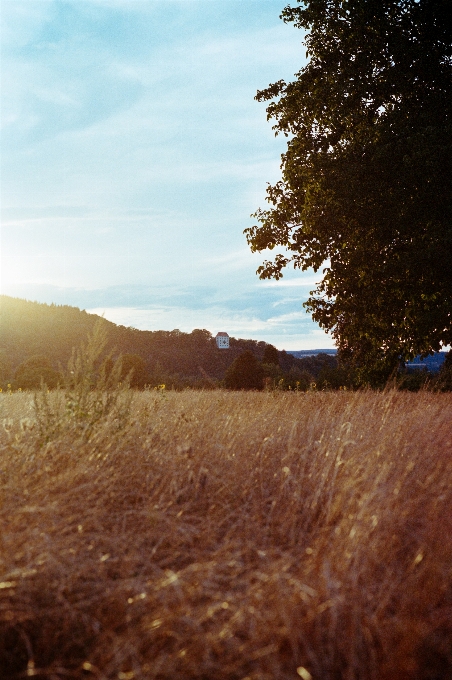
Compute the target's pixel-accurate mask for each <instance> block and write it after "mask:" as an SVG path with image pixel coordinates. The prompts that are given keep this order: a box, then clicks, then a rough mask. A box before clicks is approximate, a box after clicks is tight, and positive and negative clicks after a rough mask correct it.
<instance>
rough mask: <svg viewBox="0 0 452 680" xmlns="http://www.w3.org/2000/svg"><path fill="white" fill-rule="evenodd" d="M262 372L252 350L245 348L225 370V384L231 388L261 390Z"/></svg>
mask: <svg viewBox="0 0 452 680" xmlns="http://www.w3.org/2000/svg"><path fill="white" fill-rule="evenodd" d="M263 378H264V372H263V369H262V366H261V365H260V364H259V362H258V361H257V359H256V357H255V356H254V354H253V353H252V352H250V351H249V350H247V351H246V352H243V354H241V355H240V356H238V357H237V358H236V359H234V361H233V362H232V364H231V366H230V367H229V368H228V370H227V371H226V375H225V378H224V383H225V386H226V387H227V388H228V389H231V390H261V389H262V388H263Z"/></svg>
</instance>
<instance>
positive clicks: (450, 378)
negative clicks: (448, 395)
mask: <svg viewBox="0 0 452 680" xmlns="http://www.w3.org/2000/svg"><path fill="white" fill-rule="evenodd" d="M436 387H437V389H439V390H440V391H441V392H452V350H449V352H448V353H447V354H446V357H445V359H444V362H443V364H442V366H441V368H440V370H439V373H438V377H437V380H436Z"/></svg>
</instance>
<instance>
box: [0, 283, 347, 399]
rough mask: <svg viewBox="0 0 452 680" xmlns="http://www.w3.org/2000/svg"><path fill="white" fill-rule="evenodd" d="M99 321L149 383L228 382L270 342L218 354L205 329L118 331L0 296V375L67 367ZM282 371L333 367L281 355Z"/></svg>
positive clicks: (70, 311) (75, 313)
mask: <svg viewBox="0 0 452 680" xmlns="http://www.w3.org/2000/svg"><path fill="white" fill-rule="evenodd" d="M97 322H100V323H101V324H103V326H104V328H105V330H106V331H107V336H108V347H107V351H111V352H113V355H114V356H115V355H116V356H117V355H118V354H120V353H122V354H136V355H138V356H140V357H141V358H142V359H143V361H144V364H145V369H146V371H147V377H148V380H149V383H150V384H157V383H159V382H164V383H165V384H168V385H170V384H175V385H179V386H183V385H184V384H186V385H193V386H196V385H201V386H202V385H203V384H208V383H209V381H210V382H212V381H219V380H222V379H223V378H224V375H225V372H226V370H227V368H228V367H229V366H230V365H231V363H232V362H233V361H234V359H235V358H236V357H237V356H239V354H241V353H242V352H244V351H245V350H250V351H251V352H253V354H254V355H255V356H256V358H257V359H259V360H262V358H263V356H264V351H265V347H266V345H267V343H265V342H262V341H259V342H258V341H256V340H244V339H236V338H233V337H231V338H230V347H229V349H218V347H217V346H216V342H215V338H214V337H213V336H212V334H211V333H210V332H209V331H207V330H204V329H196V330H194V331H192V332H191V333H183V332H181V331H179V330H174V331H140V330H137V329H135V328H130V327H125V326H118V325H116V324H114V323H112V322H111V321H107V320H106V319H103V318H101V317H99V316H97V315H96V314H88V313H87V312H86V311H84V310H80V309H78V308H77V307H70V306H67V305H55V304H51V305H48V304H43V303H38V302H30V301H28V300H22V299H19V298H13V297H9V296H6V295H1V296H0V372H1V378H0V380H1V381H2V382H5V381H7V380H12V379H13V377H14V375H15V371H16V369H17V367H18V366H19V365H20V364H22V363H23V362H24V361H25V360H27V359H29V358H30V357H33V356H43V357H46V358H47V359H48V360H49V361H50V362H51V364H52V366H53V368H54V369H56V370H58V368H59V367H60V366H66V365H67V362H68V360H69V358H70V356H71V353H72V350H73V348H74V347H79V346H80V344H81V342H83V341H86V339H87V336H88V334H89V333H90V332H92V331H93V329H94V326H95V324H96V323H97ZM278 359H279V367H280V369H281V371H282V372H284V373H285V374H289V373H291V375H292V377H293V378H294V379H295V378H296V377H297V375H298V374H300V373H301V372H303V371H304V372H308V373H309V374H310V375H312V376H313V377H314V378H315V377H316V375H318V373H319V371H320V369H321V368H322V366H324V365H325V362H326V363H327V365H335V359H334V357H331V356H327V355H326V354H325V355H324V356H323V357H321V358H320V359H317V358H316V357H305V358H298V357H296V356H294V355H293V354H292V353H288V352H285V351H279V352H278Z"/></svg>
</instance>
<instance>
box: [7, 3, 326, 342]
mask: <svg viewBox="0 0 452 680" xmlns="http://www.w3.org/2000/svg"><path fill="white" fill-rule="evenodd" d="M284 4H285V2H284V0H278V1H275V0H221V1H220V0H201V1H198V0H180V1H173V0H147V1H146V2H141V1H135V0H128V1H127V2H126V1H124V0H75V1H73V2H70V1H69V2H60V1H55V0H43V1H41V0H2V3H1V24H2V83H1V87H2V111H1V115H2V157H1V171H2V174H1V202H2V227H1V257H2V261H1V265H2V268H1V292H2V293H4V294H8V295H16V296H19V297H25V298H28V299H33V300H39V301H42V302H56V303H59V304H62V303H65V304H71V305H75V306H77V307H80V308H82V309H87V310H89V311H96V312H97V313H104V314H105V316H106V318H108V319H111V320H112V321H114V322H116V323H121V324H124V325H127V326H129V325H130V326H134V327H136V328H141V329H149V330H158V329H167V330H172V329H174V328H179V329H180V330H182V331H188V332H189V331H191V330H192V329H194V328H207V329H208V330H210V331H211V332H212V333H214V334H215V333H216V332H218V331H220V330H221V331H227V332H228V333H229V334H230V335H234V336H235V337H244V338H255V339H258V340H265V341H266V342H271V343H273V344H275V345H276V346H277V347H278V348H280V349H283V348H285V349H309V348H319V347H325V348H326V347H332V346H333V343H332V340H331V338H330V337H329V336H327V335H326V334H324V333H323V332H322V331H321V330H320V329H319V328H318V327H317V325H316V324H314V323H313V322H312V320H311V319H310V317H309V315H307V314H306V312H305V311H304V309H303V307H302V303H303V301H304V300H306V298H307V297H308V295H309V290H311V289H312V288H313V287H314V283H315V281H316V280H318V279H319V278H320V274H317V275H315V274H314V273H313V272H304V273H302V272H299V271H297V272H294V271H293V270H289V271H288V272H287V274H286V275H285V277H284V279H283V280H282V281H280V282H268V281H267V282H265V281H259V279H258V278H257V276H256V274H255V271H256V268H257V267H258V265H259V264H260V263H261V262H262V260H263V259H264V257H265V254H261V255H259V254H254V255H253V254H251V253H250V251H249V249H248V246H247V244H246V240H245V237H244V235H243V229H245V228H246V227H248V226H250V225H251V224H253V223H254V221H253V220H252V218H250V213H252V212H254V211H255V210H256V209H257V208H258V207H259V206H260V207H264V206H265V188H266V184H267V182H274V181H276V180H277V179H278V178H279V176H280V170H279V163H280V154H281V153H282V152H283V151H284V148H285V143H284V138H275V136H274V133H273V131H272V129H271V123H269V122H267V120H266V113H265V105H263V104H260V103H257V102H256V101H254V95H255V94H256V91H257V90H258V89H262V88H265V87H266V86H267V85H268V84H269V83H271V82H274V81H276V80H279V79H281V78H283V79H286V80H290V79H292V78H293V75H294V73H295V72H296V71H297V70H298V69H299V68H301V66H302V65H303V64H304V60H305V49H304V47H303V45H302V43H301V40H302V34H301V33H300V31H298V30H296V29H294V28H293V27H292V26H290V25H285V24H284V23H283V22H282V21H281V20H280V19H279V15H280V13H281V10H282V9H283V7H284Z"/></svg>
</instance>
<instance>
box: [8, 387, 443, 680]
mask: <svg viewBox="0 0 452 680" xmlns="http://www.w3.org/2000/svg"><path fill="white" fill-rule="evenodd" d="M131 395H132V393H131V392H129V391H127V390H124V391H119V392H115V393H110V394H109V395H104V401H102V395H100V394H97V396H96V395H94V396H93V397H92V399H91V400H89V399H88V400H87V401H85V402H84V403H83V405H82V404H81V402H79V403H76V404H75V406H74V401H72V402H69V403H68V395H67V394H66V393H64V392H63V391H61V392H56V393H51V394H49V395H47V394H45V393H43V394H42V395H40V396H39V397H38V399H37V401H36V403H35V406H34V407H33V397H32V395H30V394H17V393H16V394H5V393H3V394H1V395H0V408H1V415H0V424H2V425H3V429H2V431H1V435H0V469H1V472H0V477H1V480H0V481H1V494H2V496H1V511H0V513H1V514H0V516H1V522H2V531H1V565H0V568H1V574H0V669H1V670H0V674H1V673H3V676H2V677H3V678H9V679H13V678H20V677H22V678H23V677H27V676H34V677H38V678H40V679H48V680H51V679H57V678H58V679H61V680H63V678H87V679H89V678H93V679H98V680H100V679H115V680H116V679H117V680H132V679H133V680H142V679H145V678H146V679H156V680H157V679H158V680H176V679H179V678H180V679H183V680H191V679H195V678H196V679H198V680H201V679H203V680H209V679H215V680H226V679H227V680H244V679H245V678H247V679H251V680H275V679H284V680H285V679H287V680H289V679H293V680H295V678H297V677H298V678H300V677H301V678H303V679H304V680H309V678H313V679H314V680H328V679H342V678H344V679H350V680H351V679H360V678H361V679H365V680H369V679H373V678H375V679H378V680H386V679H387V680H389V679H391V680H393V679H394V678H397V680H418V679H419V680H421V679H422V680H428V679H430V680H434V679H437V680H439V679H440V678H441V680H442V679H444V678H452V644H451V640H452V585H451V584H452V580H451V576H452V572H451V568H452V567H451V565H452V512H451V511H452V466H451V454H452V397H451V396H450V394H433V393H428V392H420V393H418V394H411V393H401V392H395V391H386V392H380V393H375V392H355V393H350V392H335V393H333V392H312V393H311V392H308V393H306V394H304V393H288V392H274V393H272V392H270V393H269V392H266V393H265V392H264V393H262V392H261V393H243V392H242V393H228V392H222V391H211V392H193V391H187V392H180V393H175V392H171V393H168V394H165V392H164V391H163V390H162V391H160V392H142V393H135V394H134V395H133V401H132V402H131V401H130V397H131ZM107 396H108V398H109V401H108V400H106V399H107ZM99 400H100V401H99ZM101 402H102V403H101ZM99 404H101V407H100V406H99ZM76 407H77V408H76Z"/></svg>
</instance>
